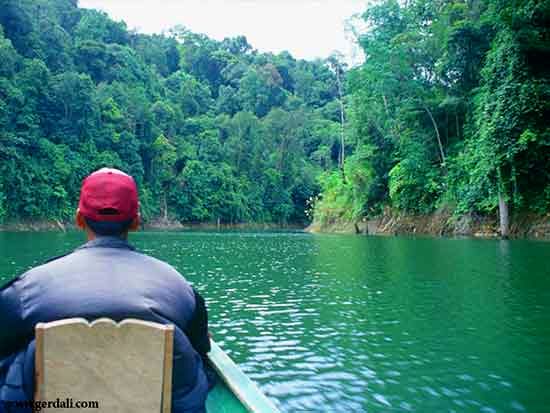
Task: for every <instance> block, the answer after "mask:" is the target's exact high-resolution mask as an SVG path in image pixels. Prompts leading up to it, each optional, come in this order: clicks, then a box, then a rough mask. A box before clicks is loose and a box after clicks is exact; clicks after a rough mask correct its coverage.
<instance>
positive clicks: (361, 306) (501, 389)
mask: <svg viewBox="0 0 550 413" xmlns="http://www.w3.org/2000/svg"><path fill="white" fill-rule="evenodd" d="M82 239H83V238H82V235H81V234H77V233H69V234H60V233H19V234H16V233H0V284H2V283H4V282H5V281H7V280H8V279H10V278H12V277H13V276H14V275H16V274H17V273H20V272H22V271H24V270H25V269H26V268H28V267H30V266H32V265H36V264H37V263H40V262H41V261H43V260H45V259H47V258H48V257H50V256H53V255H57V254H61V253H63V252H65V251H68V250H70V249H72V248H74V247H76V246H77V245H79V244H80V243H81V241H82ZM131 241H132V243H133V244H134V245H136V246H137V247H138V248H139V249H141V250H142V251H144V252H147V253H149V254H151V255H154V256H156V257H158V258H161V259H164V260H166V261H169V262H170V263H171V264H172V265H174V266H175V267H176V268H177V269H178V270H180V271H181V272H182V273H183V274H184V275H185V276H186V278H187V279H188V280H189V281H191V282H192V283H193V284H194V285H195V286H196V287H197V288H198V289H199V290H200V291H201V292H202V293H203V295H204V296H205V297H206V300H207V303H208V306H209V312H210V324H211V330H212V332H213V335H214V338H215V339H216V340H217V341H218V342H219V343H220V345H222V347H223V348H224V349H225V350H227V351H228V353H229V354H230V355H231V357H233V358H234V360H235V361H236V362H238V363H239V364H240V365H241V367H242V368H243V370H244V371H245V372H246V373H247V374H248V375H249V376H250V377H251V378H252V379H253V380H255V381H256V382H257V383H258V384H259V385H260V387H261V388H262V389H263V390H264V391H265V393H266V394H267V395H268V396H270V397H271V398H273V399H274V400H275V402H276V403H277V404H278V406H279V407H280V408H281V410H282V411H283V412H288V413H290V412H299V411H304V412H342V413H343V412H346V413H349V412H408V411H414V412H427V413H428V412H437V413H440V412H457V413H459V412H460V413H463V412H482V413H491V412H536V413H539V412H549V411H550V392H549V391H548V390H547V389H548V386H549V385H550V243H547V242H536V241H498V240H475V239H428V238H416V239H415V238H384V237H360V236H346V235H342V236H339V235H310V234H302V233H152V232H148V233H147V232H146V233H139V234H135V235H133V236H132V237H131ZM0 328H1V326H0Z"/></svg>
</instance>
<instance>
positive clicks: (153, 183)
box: [0, 0, 550, 235]
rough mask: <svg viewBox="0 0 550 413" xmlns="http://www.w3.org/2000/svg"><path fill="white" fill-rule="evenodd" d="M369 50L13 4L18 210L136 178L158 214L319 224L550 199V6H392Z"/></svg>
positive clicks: (2, 146)
mask: <svg viewBox="0 0 550 413" xmlns="http://www.w3.org/2000/svg"><path fill="white" fill-rule="evenodd" d="M360 18H361V19H362V20H363V22H364V23H365V27H366V29H365V30H363V31H359V32H358V33H357V41H358V43H359V44H360V46H361V48H362V49H363V51H364V54H365V61H364V63H362V64H361V65H360V66H357V67H353V68H348V67H346V65H345V63H343V59H342V57H341V56H338V55H334V56H333V57H331V58H329V59H326V60H317V61H312V62H309V61H304V60H297V59H294V58H293V57H292V56H291V55H290V54H289V53H286V52H284V53H281V54H278V55H274V54H270V53H260V52H258V51H256V50H254V48H253V45H250V44H249V43H248V41H247V40H246V38H244V37H236V38H228V39H225V40H223V41H215V40H212V39H209V38H208V37H206V36H204V35H200V34H196V33H192V32H189V31H188V30H186V29H185V28H183V27H175V28H174V29H172V30H171V31H170V32H169V33H166V34H164V35H144V34H139V33H136V32H132V31H129V30H128V29H127V27H126V25H125V23H123V22H115V21H113V20H111V19H110V18H109V17H108V16H107V15H106V14H104V13H102V12H99V11H96V10H89V9H80V8H78V5H77V2H76V1H75V0H39V1H30V0H0V220H3V221H4V222H10V221H17V220H28V219H44V220H53V219H57V220H61V221H69V220H71V219H72V216H73V214H74V207H75V205H76V201H77V198H78V192H79V189H80V182H81V180H82V178H83V177H85V176H86V175H87V174H89V173H90V172H91V171H93V170H95V169H97V168H99V167H102V166H111V167H116V168H120V169H122V170H125V171H127V172H128V173H130V174H131V175H133V176H134V177H135V178H136V180H137V182H138V185H139V188H140V200H141V213H142V216H143V218H144V219H145V220H146V221H147V220H155V219H165V220H168V219H171V220H178V221H180V222H216V221H219V222H223V223H241V222H266V223H267V222H269V223H277V224H285V223H297V224H307V223H308V222H309V221H310V220H311V219H314V220H316V221H318V222H327V221H332V220H348V221H358V220H360V219H363V218H365V217H373V216H377V215H380V214H381V213H383V211H384V210H386V209H391V210H395V211H401V212H404V213H410V214H429V213H432V212H434V211H436V210H440V209H447V210H450V211H452V213H453V214H454V215H455V216H460V215H464V214H481V215H493V216H496V215H498V216H499V217H500V219H501V232H502V234H503V235H506V234H507V231H508V227H509V220H510V218H512V219H513V217H514V215H516V214H520V213H533V214H537V215H541V216H542V215H545V214H547V213H548V211H549V210H550V156H549V153H550V130H549V128H548V119H550V103H549V102H550V82H549V75H550V69H549V66H548V63H547V62H548V61H549V59H550V34H549V27H550V1H543V0H541V1H536V0H517V1H506V0H489V1H481V0H479V1H478V0H467V1H460V0H438V1H435V0H432V1H428V0H414V1H406V2H403V1H396V0H386V1H378V2H373V3H371V5H370V6H369V7H368V8H367V9H366V10H365V12H364V14H363V15H362V16H360Z"/></svg>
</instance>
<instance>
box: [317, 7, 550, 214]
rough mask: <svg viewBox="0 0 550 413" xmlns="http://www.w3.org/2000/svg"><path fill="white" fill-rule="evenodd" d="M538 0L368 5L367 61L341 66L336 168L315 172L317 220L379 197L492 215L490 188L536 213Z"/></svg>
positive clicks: (546, 86) (543, 118) (539, 191)
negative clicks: (343, 115)
mask: <svg viewBox="0 0 550 413" xmlns="http://www.w3.org/2000/svg"><path fill="white" fill-rule="evenodd" d="M549 5H550V2H548V1H547V0H543V1H531V0H518V1H514V2H508V1H503V0H491V1H481V0H474V1H468V2H463V1H456V0H443V1H430V0H414V1H409V2H399V1H396V0H383V1H379V2H375V3H374V4H373V5H371V6H369V7H368V8H367V10H366V12H365V13H364V14H363V18H364V20H365V21H366V23H367V27H368V29H367V30H366V32H364V33H362V34H361V35H360V36H359V43H360V45H361V46H362V48H363V50H364V52H365V55H366V61H365V63H363V64H362V65H361V66H358V67H357V68H354V69H352V70H350V71H349V72H348V73H347V84H346V90H347V91H348V96H347V118H348V125H349V126H348V133H347V136H346V141H347V142H353V146H352V147H348V148H347V150H348V156H347V160H346V165H345V168H344V173H343V174H342V173H337V172H333V173H325V174H323V175H322V178H321V181H320V182H321V186H322V189H323V191H322V197H321V199H320V201H318V202H317V204H316V209H315V215H316V217H317V219H319V220H322V221H323V220H324V221H327V220H331V219H339V218H342V217H345V218H347V219H352V220H355V219H359V218H361V217H363V216H368V215H376V214H379V213H380V212H381V211H382V209H383V207H384V206H391V207H392V208H394V209H398V210H402V211H407V212H412V213H428V212H430V211H432V210H434V209H435V208H438V207H440V206H443V205H445V204H449V205H450V206H452V207H454V208H455V212H456V213H457V214H462V213H470V212H481V213H485V214H493V213H495V211H496V209H497V208H498V206H499V202H498V201H499V197H500V199H501V200H504V202H506V203H509V204H510V205H512V207H513V208H514V209H516V210H518V211H520V210H532V211H536V212H537V213H546V212H547V211H548V210H549V209H550V204H549V202H548V193H549V190H548V188H549V185H550V158H549V157H548V153H549V149H550V148H549V146H550V140H549V138H550V130H549V128H548V119H550V104H549V103H548V102H550V100H549V96H550V80H549V75H550V70H549V68H548V64H547V62H548V58H549V57H550V47H548V36H549V34H550V33H549V29H548V21H549V19H550V7H549ZM329 108H330V106H329V105H328V104H327V105H326V106H325V110H328V109H329ZM332 119H333V120H336V119H335V118H332ZM350 149H351V150H352V151H353V152H352V154H351V156H350V154H349V151H350ZM327 152H328V148H327V146H326V145H319V146H317V150H316V152H315V153H314V154H313V158H314V159H315V160H317V161H318V162H320V163H321V164H322V160H323V159H325V158H326V156H327Z"/></svg>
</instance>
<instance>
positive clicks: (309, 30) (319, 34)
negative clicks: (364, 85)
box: [79, 0, 368, 63]
mask: <svg viewBox="0 0 550 413" xmlns="http://www.w3.org/2000/svg"><path fill="white" fill-rule="evenodd" d="M367 3H368V1H367V0H255V1H254V0H252V1H250V0H249V1H244V0H231V1H221V0H162V1H158V0H116V1H115V0H81V1H80V2H79V5H80V7H86V8H96V9H101V10H104V11H105V12H107V13H108V14H109V15H110V16H111V17H112V18H114V19H115V20H124V21H125V22H126V23H127V25H128V28H130V29H134V28H135V29H137V30H138V31H140V32H143V33H160V32H162V31H163V30H165V31H166V30H168V29H169V28H171V27H173V26H175V25H178V24H181V25H183V26H185V27H186V28H188V29H190V30H191V31H193V32H196V33H204V34H206V35H208V36H209V37H211V38H214V39H217V40H222V39H223V38H224V37H235V36H239V35H244V36H246V37H247V39H248V41H249V43H250V44H251V45H252V46H253V47H254V48H256V49H258V50H260V51H262V52H274V53H278V52H281V51H283V50H288V51H289V52H290V53H292V55H293V56H295V57H298V58H303V59H314V58H316V57H321V58H326V57H328V56H329V55H330V54H331V53H332V52H333V51H335V50H337V51H340V52H341V53H343V54H344V55H345V56H346V60H348V62H350V63H358V62H360V60H361V54H360V53H361V52H360V51H359V49H357V47H355V46H354V44H353V42H352V40H351V34H350V33H346V29H345V27H346V20H347V19H349V17H351V16H352V15H354V14H356V13H360V12H362V11H364V10H365V9H366V4H367Z"/></svg>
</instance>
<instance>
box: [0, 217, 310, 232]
mask: <svg viewBox="0 0 550 413" xmlns="http://www.w3.org/2000/svg"><path fill="white" fill-rule="evenodd" d="M76 229H77V228H76V226H75V224H74V223H73V222H61V221H57V220H54V221H48V220H26V221H14V222H7V223H4V224H0V232H2V231H5V232H33V231H71V230H76ZM141 229H142V230H146V231H200V230H204V231H214V230H220V231H238V230H242V231H251V230H259V231H275V230H289V231H300V230H303V229H304V226H303V225H298V224H286V225H281V224H272V223H261V222H260V223H258V222H251V223H238V224H223V223H220V224H218V223H215V222H198V223H185V224H182V223H180V222H178V221H176V220H168V221H165V220H152V221H148V222H145V223H143V225H142V227H141Z"/></svg>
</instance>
